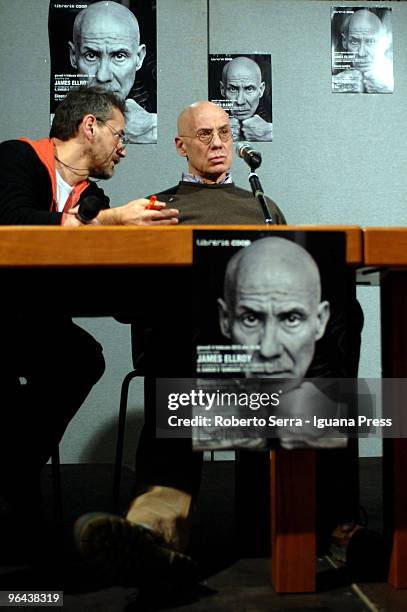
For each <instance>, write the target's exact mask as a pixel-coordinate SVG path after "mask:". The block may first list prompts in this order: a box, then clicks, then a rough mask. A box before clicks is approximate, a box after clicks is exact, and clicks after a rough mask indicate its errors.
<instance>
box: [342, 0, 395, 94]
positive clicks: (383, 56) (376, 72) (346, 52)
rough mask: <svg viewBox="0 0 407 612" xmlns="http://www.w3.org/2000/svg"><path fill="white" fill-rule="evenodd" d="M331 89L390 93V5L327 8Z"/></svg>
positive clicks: (344, 91)
mask: <svg viewBox="0 0 407 612" xmlns="http://www.w3.org/2000/svg"><path fill="white" fill-rule="evenodd" d="M331 35H332V91H333V92H334V93H370V94H379V93H393V90H394V78H393V31H392V23H391V8H370V7H343V6H342V7H334V8H332V9H331Z"/></svg>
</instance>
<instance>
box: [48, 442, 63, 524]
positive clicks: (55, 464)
mask: <svg viewBox="0 0 407 612" xmlns="http://www.w3.org/2000/svg"><path fill="white" fill-rule="evenodd" d="M51 474H52V493H53V498H54V519H55V523H56V524H57V526H58V528H62V522H63V505H62V488H61V463H60V457H59V446H56V448H55V450H54V452H53V453H52V456H51Z"/></svg>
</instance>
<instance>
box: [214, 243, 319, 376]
mask: <svg viewBox="0 0 407 612" xmlns="http://www.w3.org/2000/svg"><path fill="white" fill-rule="evenodd" d="M218 305H219V324H220V328H221V331H222V333H223V334H224V336H226V337H227V338H229V339H230V340H231V341H232V342H233V343H234V344H239V345H242V346H247V347H251V349H250V350H249V349H248V350H247V352H250V354H251V361H250V363H251V369H250V374H251V375H256V374H257V375H259V376H260V375H263V376H264V375H265V376H271V377H273V376H274V377H281V378H297V377H300V378H301V377H303V376H305V373H306V371H307V369H308V367H309V365H310V363H311V361H312V358H313V355H314V350H315V342H316V341H317V340H319V338H321V337H322V335H323V334H324V332H325V327H326V324H327V322H328V319H329V304H328V302H321V280H320V275H319V270H318V267H317V265H316V263H315V261H314V259H313V258H312V257H311V255H310V254H309V253H308V252H307V251H306V250H305V249H304V248H302V247H301V246H299V245H298V244H296V243H294V242H292V241H290V240H287V239H285V238H280V237H271V238H262V239H260V240H256V241H255V242H253V243H252V244H251V245H250V246H249V247H247V248H245V249H241V250H240V251H238V252H237V253H236V254H235V255H234V256H233V257H232V258H231V259H230V261H229V263H228V266H227V268H226V273H225V280H224V298H223V299H219V300H218ZM256 346H257V347H258V348H257V349H256V348H254V347H256Z"/></svg>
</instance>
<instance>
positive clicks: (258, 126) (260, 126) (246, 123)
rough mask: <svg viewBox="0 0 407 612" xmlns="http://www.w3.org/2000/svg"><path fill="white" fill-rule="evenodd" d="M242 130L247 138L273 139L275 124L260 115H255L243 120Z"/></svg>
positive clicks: (258, 139)
mask: <svg viewBox="0 0 407 612" xmlns="http://www.w3.org/2000/svg"><path fill="white" fill-rule="evenodd" d="M242 131H243V134H244V138H245V140H251V141H266V142H268V141H271V140H273V124H272V123H268V122H267V121H265V120H264V119H262V117H260V115H253V117H249V119H244V120H243V121H242Z"/></svg>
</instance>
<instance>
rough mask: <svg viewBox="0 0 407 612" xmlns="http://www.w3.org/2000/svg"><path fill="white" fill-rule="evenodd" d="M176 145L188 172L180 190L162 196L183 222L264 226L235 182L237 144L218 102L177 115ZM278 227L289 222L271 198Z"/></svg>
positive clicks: (253, 203)
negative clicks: (233, 174)
mask: <svg viewBox="0 0 407 612" xmlns="http://www.w3.org/2000/svg"><path fill="white" fill-rule="evenodd" d="M177 128H178V134H177V136H176V137H175V147H176V150H177V153H178V155H180V156H181V157H183V158H185V160H186V162H187V165H188V170H187V172H184V173H183V174H182V177H181V181H180V182H179V183H178V185H176V186H175V187H171V188H170V189H167V190H166V191H163V192H161V193H159V194H157V196H158V197H159V199H160V200H162V201H164V202H169V203H176V204H177V208H179V210H180V222H181V223H189V224H191V223H194V224H198V223H211V224H218V225H219V224H227V223H235V224H236V223H237V224H249V223H255V224H258V223H263V222H264V217H263V214H262V211H261V208H260V205H259V203H258V201H257V200H256V199H255V198H254V197H253V194H252V193H251V192H249V191H247V190H245V189H241V188H239V187H237V186H236V185H235V184H234V182H233V179H232V175H231V171H230V169H231V165H232V161H233V141H232V130H231V126H230V119H229V116H228V114H227V113H226V112H225V111H224V110H223V109H222V108H220V106H218V105H217V104H213V103H212V102H207V101H200V102H195V103H194V104H191V105H190V106H188V107H187V108H185V109H184V110H183V111H182V112H181V113H180V115H179V117H178V123H177ZM267 202H268V205H269V209H270V212H271V215H272V217H273V220H274V223H277V224H280V223H285V219H284V216H283V214H282V212H281V211H280V209H279V208H278V206H277V205H276V204H275V203H274V202H273V201H272V200H270V199H269V198H268V199H267Z"/></svg>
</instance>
